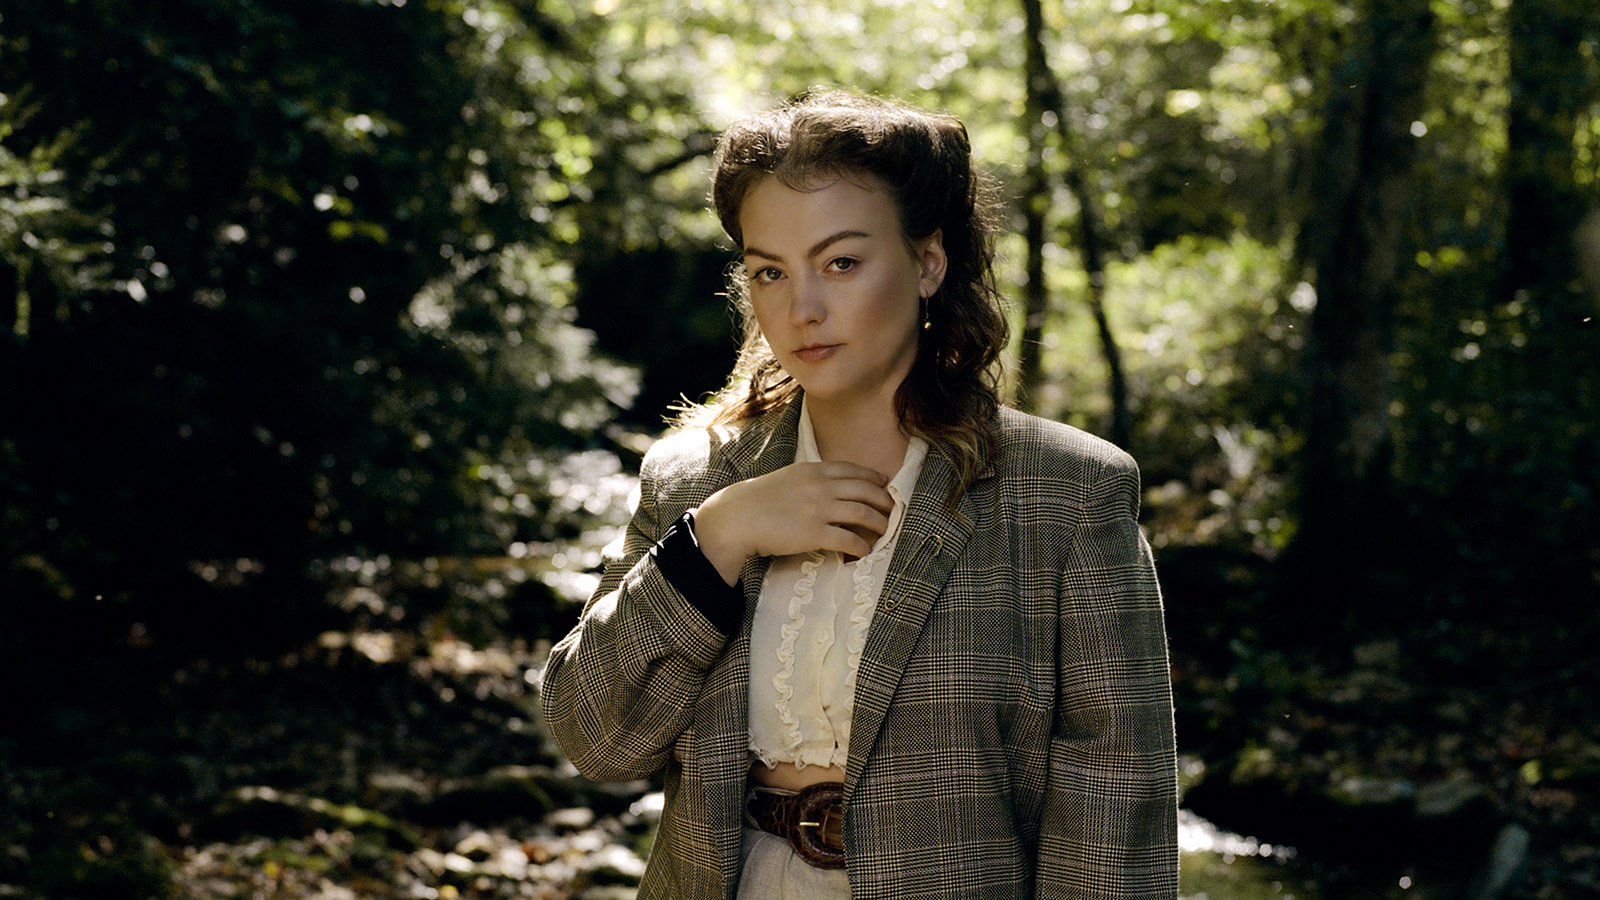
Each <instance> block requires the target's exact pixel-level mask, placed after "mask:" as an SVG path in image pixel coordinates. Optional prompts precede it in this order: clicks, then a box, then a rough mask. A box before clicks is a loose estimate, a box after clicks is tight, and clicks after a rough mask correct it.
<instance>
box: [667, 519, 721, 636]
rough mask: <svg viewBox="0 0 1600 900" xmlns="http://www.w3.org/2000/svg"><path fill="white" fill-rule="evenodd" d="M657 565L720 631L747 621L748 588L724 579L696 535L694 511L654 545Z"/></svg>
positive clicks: (673, 526) (669, 528) (692, 604)
mask: <svg viewBox="0 0 1600 900" xmlns="http://www.w3.org/2000/svg"><path fill="white" fill-rule="evenodd" d="M650 555H651V556H653V557H655V561H656V568H658V569H660V570H661V574H662V575H665V576H666V578H667V581H669V582H671V584H672V586H673V587H675V588H677V589H678V593H680V594H682V595H683V596H684V599H686V600H688V601H689V604H690V605H691V606H693V607H694V608H695V609H697V610H699V611H700V614H701V615H703V616H705V617H706V620H707V621H709V622H710V623H711V624H712V625H715V626H716V628H717V630H718V631H720V632H722V633H723V634H733V632H734V630H735V629H737V628H738V627H739V625H740V623H741V622H743V621H744V591H743V590H741V589H740V588H739V586H738V585H729V584H728V583H727V582H726V581H723V580H722V573H720V572H718V571H717V567H716V566H713V565H712V564H711V560H709V559H706V555H705V553H704V551H702V550H701V549H700V542H699V541H698V540H696V539H695V536H694V513H693V512H692V511H691V512H686V513H684V514H683V518H681V519H679V520H678V521H676V522H673V523H672V524H671V525H670V526H668V528H667V533H666V534H664V535H662V536H661V540H659V541H657V542H656V545H655V546H654V547H651V548H650Z"/></svg>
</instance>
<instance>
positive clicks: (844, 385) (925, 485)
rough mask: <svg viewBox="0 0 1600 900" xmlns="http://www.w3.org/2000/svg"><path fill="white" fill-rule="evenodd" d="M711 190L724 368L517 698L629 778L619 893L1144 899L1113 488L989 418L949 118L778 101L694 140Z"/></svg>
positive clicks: (982, 325) (1161, 826) (1137, 698)
mask: <svg viewBox="0 0 1600 900" xmlns="http://www.w3.org/2000/svg"><path fill="white" fill-rule="evenodd" d="M712 196H713V201H714V203H715V206H716V210H717V213H718V215H719V217H720V218H721V220H722V225H723V227H724V228H725V229H726V231H727V233H728V235H729V237H730V238H731V239H732V240H733V242H734V244H735V245H736V246H737V247H738V248H739V250H740V251H741V252H742V254H743V265H742V266H740V267H739V268H738V269H737V270H736V272H735V276H734V279H733V280H734V287H735V291H734V294H735V296H736V298H737V302H738V304H739V306H740V308H741V311H742V313H743V314H744V319H745V341H744V345H743V348H742V351H741V354H740V359H739V363H738V366H737V367H736V369H735V371H734V373H733V376H732V377H731V378H730V380H729V384H728V387H727V388H726V389H725V390H724V391H723V393H722V394H721V396H720V397H719V398H718V399H717V400H716V401H715V402H713V403H712V404H711V405H710V406H709V407H706V408H702V409H699V410H695V411H692V412H691V413H690V414H688V415H686V417H685V420H684V421H683V422H681V423H680V425H681V426H682V427H680V428H679V429H678V430H677V431H676V432H675V433H674V434H673V435H672V436H670V437H668V438H666V439H664V440H662V441H660V442H658V443H657V444H656V446H655V447H654V448H652V449H651V451H650V453H649V454H648V455H647V457H646V459H645V462H644V465H643V468H642V471H641V479H640V499H639V505H638V509H637V511H636V512H635V514H634V516H633V520H632V521H631V522H630V523H629V525H628V529H627V532H626V534H625V536H624V538H623V540H622V541H621V546H620V549H618V550H616V551H615V553H613V554H608V558H607V564H606V569H605V576H604V578H603V580H602V582H601V584H600V587H599V589H598V590H597V591H596V592H595V595H594V597H593V598H592V599H591V600H590V601H589V603H588V605H587V606H586V607H585V609H584V611H583V614H582V616H581V618H580V619H579V621H578V624H577V625H576V627H574V628H573V629H572V631H571V633H569V634H568V635H567V636H566V638H564V639H563V640H562V641H561V642H560V643H559V644H557V645H556V647H555V648H554V649H553V650H552V653H551V657H550V662H549V664H548V666H547V667H546V669H545V672H544V680H543V693H542V703H543V708H544V713H545V716H546V717H547V719H548V720H549V723H550V726H551V728H552V729H553V731H554V732H555V734H556V737H557V738H558V740H559V741H560V743H561V746H562V747H563V749H564V750H565V751H566V752H567V754H568V755H569V756H570V758H571V759H572V761H573V763H574V764H575V765H576V766H577V767H578V770H579V771H581V772H583V773H584V774H585V775H587V776H589V777H591V778H594V779H600V780H610V779H638V778H649V777H653V776H655V775H657V774H663V775H664V780H665V784H666V798H667V799H666V808H665V810H664V812H663V814H662V820H661V826H660V832H659V834H658V836H657V838H656V842H655V846H654V849H653V851H652V852H651V855H650V860H649V863H648V866H647V868H646V872H645V876H644V881H643V884H642V885H641V888H640V893H639V896H640V897H641V898H724V900H726V898H734V897H751V898H768V897H772V898H779V897H790V898H808V900H809V898H829V897H837V898H844V897H853V898H856V900H864V898H895V900H905V898H913V897H928V898H932V897H938V898H957V897H973V898H979V897H981V898H1013V897H1016V898H1022V897H1064V898H1091V897H1092V898H1124V897H1127V898H1131V897H1138V898H1175V897H1176V896H1177V849H1176V812H1177V810H1176V787H1175V760H1174V743H1173V730H1172V703H1171V691H1170V686H1169V681H1168V670H1167V656H1166V638H1165V633H1164V630H1163V623H1162V611H1161V596H1160V590H1159V588H1158V586H1157V583H1156V576H1155V569H1154V566H1153V563H1152V561H1151V557H1150V552H1149V548H1148V546H1147V545H1146V543H1145V541H1144V539H1143V537H1142V536H1141V534H1140V531H1139V527H1138V524H1137V521H1136V519H1137V512H1138V504H1139V476H1138V470H1137V468H1136V467H1135V465H1134V463H1133V460H1132V459H1130V458H1129V457H1128V456H1127V454H1125V453H1123V452H1122V451H1120V450H1118V449H1117V448H1116V447H1114V446H1112V445H1110V444H1108V443H1106V442H1104V441H1101V440H1099V439H1097V438H1094V437H1091V436H1089V435H1087V434H1085V433H1083V432H1081V431H1078V430H1075V429H1073V428H1070V427H1067V426H1064V425H1060V424H1056V423H1054V422H1048V421H1045V420H1042V419H1038V418H1034V417H1031V416H1027V415H1023V414H1021V413H1019V412H1017V411H1015V410H1011V409H1008V408H1004V407H1003V406H1002V405H1001V404H1000V402H999V400H998V396H997V392H996V387H995V385H996V380H997V367H998V360H999V356H1000V353H1001V350H1002V349H1003V347H1004V346H1005V342H1006V325H1005V318H1004V316H1003V314H1002V311H1001V307H1000V303H999V297H998V292H997V291H996V288H995V284H994V275H993V271H992V262H993V253H994V224H993V223H994V216H993V213H992V210H991V205H990V202H989V200H988V197H987V193H986V191H985V189H984V187H983V185H982V184H981V182H980V179H979V178H978V176H977V173H975V172H974V170H973V166H972V162H971V149H970V144H969V142H968V139H967V134H966V130H965V128H964V127H963V126H962V125H961V123H960V122H959V121H957V120H956V119H954V118H951V117H948V116H943V115H933V114H928V113H924V112H920V111H917V110H914V109H911V108H908V107H905V106H902V105H899V104H895V103H890V102H885V101H879V100H874V99H869V98H862V97H856V96H853V95H848V94H838V93H828V94H822V95H818V96H811V97H808V98H806V99H804V100H801V101H799V102H797V103H795V104H792V105H790V106H787V107H785V108H783V109H780V110H778V111H776V112H773V113H769V114H765V115H760V116H756V117H754V118H751V119H749V120H747V121H744V122H741V123H739V124H737V125H735V126H734V127H732V128H731V129H729V131H728V132H727V133H726V134H725V135H724V136H723V138H722V141H721V144H720V146H719V148H718V153H717V165H716V174H715V178H714V184H713V190H712Z"/></svg>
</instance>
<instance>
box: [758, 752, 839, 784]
mask: <svg viewBox="0 0 1600 900" xmlns="http://www.w3.org/2000/svg"><path fill="white" fill-rule="evenodd" d="M750 780H751V781H752V782H754V783H755V784H759V785H761V786H762V787H770V788H779V789H781V790H785V791H799V790H804V789H805V788H808V787H810V786H812V785H813V784H821V783H822V782H824V781H840V782H842V781H844V769H841V768H839V767H838V766H806V767H805V768H804V769H799V768H796V767H795V765H794V763H778V764H777V765H776V766H768V765H767V764H766V763H764V762H761V761H760V760H756V761H755V762H753V763H751V764H750Z"/></svg>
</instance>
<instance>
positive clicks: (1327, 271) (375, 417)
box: [0, 0, 1600, 900]
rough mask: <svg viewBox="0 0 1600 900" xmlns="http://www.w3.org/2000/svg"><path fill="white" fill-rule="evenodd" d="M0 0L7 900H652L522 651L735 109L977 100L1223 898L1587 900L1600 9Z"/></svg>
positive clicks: (612, 458) (691, 240)
mask: <svg viewBox="0 0 1600 900" xmlns="http://www.w3.org/2000/svg"><path fill="white" fill-rule="evenodd" d="M844 6H845V5H839V4H833V3H828V2H821V0H684V2H672V3H669V2H662V0H635V2H622V0H151V2H147V3H142V4H137V7H138V8H137V10H135V9H132V8H130V7H129V5H128V4H125V3H119V2H113V0H51V2H43V0H7V2H6V4H5V5H4V6H3V7H0V679H3V680H0V897H11V896H15V897H61V898H146V897H274V898H276V897H326V898H351V897H372V898H390V897H411V898H438V897H468V896H470V897H548V898H559V897H589V898H603V897H631V896H632V895H633V891H634V887H635V885H636V884H637V879H638V874H639V871H640V869H641V867H642V863H641V859H642V858H643V856H644V855H645V854H647V853H648V848H649V842H650V835H651V829H652V823H653V822H654V819H655V816H656V815H657V814H658V812H659V808H660V795H659V793H657V789H658V786H657V785H652V784H649V783H639V784H630V785H596V784H591V783H588V782H585V781H583V780H582V779H580V778H577V777H576V776H575V775H574V774H573V773H572V771H571V770H570V768H567V767H566V766H565V764H564V763H563V762H562V761H561V759H560V758H559V754H558V753H557V752H556V751H555V750H554V748H553V746H552V745H551V744H550V742H549V741H548V738H547V736H546V735H545V734H544V732H543V731H542V726H541V724H540V722H539V719H538V715H537V712H536V707H537V703H536V696H537V690H538V677H537V673H538V668H539V665H540V662H541V659H542V653H543V652H544V651H545V649H546V648H548V646H549V642H550V641H551V640H552V639H554V638H558V637H559V636H560V635H561V634H562V633H564V632H565V630H566V629H567V628H568V627H569V626H570V624H571V623H572V622H573V621H574V618H575V617H576V615H577V611H578V608H579V605H580V604H581V602H582V600H583V599H584V597H585V596H586V594H587V591H588V590H589V588H590V587H591V586H592V585H593V584H594V583H595V574H594V572H595V566H596V564H597V561H598V548H599V547H600V546H602V545H603V544H605V543H606V542H607V541H609V540H610V539H611V538H612V537H614V536H615V535H616V534H617V533H618V531H619V529H620V527H621V525H622V523H623V522H624V521H625V520H626V516H627V514H628V511H629V492H630V491H631V490H632V488H633V474H634V472H635V471H636V467H637V464H638V462H639V459H640V455H641V453H642V452H643V450H644V449H645V448H646V447H648V446H649V443H650V441H651V440H653V439H654V438H655V437H656V436H658V435H659V434H660V433H661V431H662V429H663V427H664V420H663V417H664V415H666V413H667V411H668V408H669V406H670V405H671V404H672V403H673V402H674V401H676V400H677V399H678V398H680V396H685V395H686V396H688V397H690V398H696V397H699V396H701V395H702V394H704V393H705V392H707V391H710V390H713V389H715V388H717V387H718V386H719V385H720V384H721V381H722V378H723V376H724V374H725V373H726V372H727V370H728V368H729V366H730V364H731V362H732V359H733V352H734V346H735V345H734V340H733V330H734V329H733V318H732V316H731V313H730V312H729V310H728V308H727V304H726V299H725V298H724V297H723V296H721V294H722V291H723V288H724V285H723V275H724V272H725V270H726V267H727V266H728V264H729V263H730V261H731V260H732V255H731V253H730V252H729V247H728V246H727V245H726V243H725V242H724V241H723V240H722V238H721V235H720V233H719V231H718V229H717V227H716V223H715V220H714V218H713V217H712V216H711V215H710V214H709V213H708V212H707V210H706V208H705V207H706V195H707V190H708V181H707V170H708V164H709V154H710V151H711V149H712V147H713V143H714V141H715V136H716V134H717V133H718V131H719V129H721V128H722V127H724V126H726V125H727V124H728V123H729V122H730V121H731V120H732V119H733V118H734V117H736V116H738V115H740V114H742V113H745V112H748V111H752V110H756V109H763V108H768V107H771V106H773V105H775V104H776V103H778V102H780V101H781V100H782V99H783V98H785V97H788V96H792V95H794V94H797V93H799V92H801V91H804V90H805V89H806V88H808V87H810V86H814V85H842V86H847V87H852V88H855V89H858V90H863V91H869V92H877V93H883V94H888V95H892V96H896V97H899V98H901V99H905V100H908V101H911V102H914V103H917V104H921V105H925V106H929V107H937V108H943V109H947V110H949V111H951V112H954V113H956V114H957V115H960V116H961V117H963V118H964V120H965V121H966V122H967V123H968V126H969V128H970V130H971V133H972V136H973V139H974V143H975V146H976V148H977V152H978V155H979V156H980V157H981V159H982V160H983V161H984V162H985V164H986V165H987V166H988V168H989V169H990V171H991V173H992V174H993V175H994V177H995V178H996V179H997V181H998V183H999V184H1000V187H1001V194H1002V196H1003V197H1004V198H1005V200H1006V202H1007V214H1008V223H1009V227H1008V232H1007V235H1006V237H1005V239H1004V241H1003V252H1004V260H1003V271H1002V277H1003V282H1004V284H1005V285H1006V286H1007V289H1008V290H1007V292H1008V294H1009V297H1010V299H1011V301H1012V304H1013V313H1014V324H1015V335H1016V340H1015V342H1014V346H1013V348H1012V352H1011V353H1010V355H1009V359H1008V386H1007V389H1008V391H1009V392H1010V396H1011V397H1012V398H1013V402H1015V403H1016V404H1017V405H1019V406H1022V407H1023V408H1026V409H1029V410H1031V411H1034V412H1037V413H1039V414H1041V415H1045V416H1049V417H1052V418H1056V419H1059V420H1061V421H1065V422H1069V423H1072V424H1074V425H1078V426H1080V427H1083V428H1086V429H1088V430H1090V431H1093V432H1095V433H1097V434H1101V435H1103V436H1106V437H1108V438H1111V439H1113V440H1115V441H1117V442H1118V443H1120V444H1122V445H1123V446H1125V447H1127V448H1128V449H1129V450H1130V451H1132V452H1133V453H1134V455H1135V456H1136V457H1137V458H1138V459H1139V460H1140V462H1141V464H1142V467H1143V471H1144V479H1145V482H1144V485H1145V505H1144V512H1143V515H1144V525H1145V527H1146V529H1147V532H1148V534H1149V536H1150V540H1151V543H1152V544H1153V545H1154V547H1155V549H1156V554H1157V561H1158V565H1159V567H1160V570H1161V574H1162V579H1163V584H1164V589H1165V595H1166V602H1167V609H1168V628H1169V633H1170V642H1171V649H1172V661H1173V678H1174V686H1175V690H1176V698H1177V704H1178V706H1177V714H1178V726H1179V743H1180V750H1181V752H1182V754H1183V758H1182V762H1183V765H1182V768H1183V786H1184V791H1185V793H1184V813H1183V829H1182V835H1181V836H1182V841H1183V845H1184V848H1185V857H1184V874H1183V893H1184V896H1185V897H1188V898H1202V897H1205V898H1217V900H1224V898H1242V900H1251V898H1257V897H1261V898H1267V897H1285V898H1287V897H1296V898H1301V900H1317V898H1323V900H1334V898H1345V897H1351V898H1399V897H1426V898H1435V900H1437V898H1445V897H1449V898H1491V897H1518V898H1563V900H1564V898H1592V897H1600V734H1597V730H1596V724H1595V723H1596V716H1595V714H1596V710H1597V704H1596V701H1597V699H1600V679H1597V677H1596V676H1597V672H1596V663H1595V647H1596V646H1600V644H1597V643H1596V630H1597V627H1596V626H1597V624H1600V609H1597V607H1596V600H1597V595H1600V514H1597V511H1600V498H1597V496H1596V489H1597V486H1600V477H1597V471H1600V395H1597V391H1600V326H1597V325H1596V322H1595V318H1596V316H1597V315H1600V11H1597V10H1596V8H1595V6H1594V4H1593V2H1592V0H1233V2H1222V0H1206V2H1202V0H1190V2H1179V0H1082V2H1075V3H1071V4H1065V5H1063V4H1055V3H1047V2H1041V0H919V2H905V0H864V2H861V3H854V4H848V7H849V8H848V9H845V8H844Z"/></svg>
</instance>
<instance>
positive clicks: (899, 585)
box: [845, 449, 977, 796]
mask: <svg viewBox="0 0 1600 900" xmlns="http://www.w3.org/2000/svg"><path fill="white" fill-rule="evenodd" d="M955 478H956V471H955V467H954V466H953V465H952V464H951V463H950V460H949V459H948V458H947V457H946V456H945V454H944V452H943V451H941V450H938V449H932V450H930V452H929V453H928V458H927V460H926V461H925V462H924V463H923V468H922V475H921V477H920V478H918V480H917V488H916V490H915V491H914V492H913V493H912V496H911V501H910V502H909V503H908V504H907V507H906V517H905V520H904V522H903V523H902V524H901V531H900V538H899V540H898V542H897V543H896V544H895V551H894V556H893V557H892V558H891V559H890V561H889V569H888V572H887V573H886V575H885V577H884V583H883V592H882V593H881V594H880V595H879V597H878V608H877V612H875V613H874V614H873V617H872V625H871V626H869V628H868V630H867V644H866V647H865V648H864V649H863V650H862V653H861V667H860V669H859V670H857V672H856V694H855V712H854V713H853V715H852V718H851V724H850V760H849V763H848V764H847V765H846V768H845V792H846V795H847V796H848V795H849V794H850V793H851V792H852V791H853V789H854V787H855V783H856V780H857V779H858V778H859V777H860V775H861V772H862V769H863V768H864V767H865V765H866V760H867V757H868V756H870V755H871V753H872V747H873V744H875V743H876V742H877V739H878V733H879V732H880V731H881V730H882V728H883V720H884V717H885V716H886V715H887V714H888V711H889V701H890V700H891V698H893V696H894V692H895V688H896V687H897V686H898V685H899V683H900V675H901V673H902V672H904V671H905V667H906V663H907V661H908V660H909V659H910V658H911V654H912V652H913V651H914V650H915V649H916V647H917V643H918V641H919V640H920V639H921V636H922V629H923V626H925V625H926V624H927V621H928V616H929V614H930V613H931V611H932V610H933V602H934V600H935V598H937V597H938V596H939V593H940V591H941V590H943V588H944V582H945V579H946V578H947V577H948V576H949V575H950V570H951V569H952V568H954V567H955V564H956V559H957V558H958V557H960V555H961V550H962V548H963V547H964V546H965V545H966V543H967V540H968V538H970V537H971V536H972V522H973V521H975V519H976V511H977V509H976V507H977V503H976V501H975V500H974V499H973V492H972V491H971V490H969V491H967V492H966V493H965V494H964V495H963V496H962V497H961V502H960V506H959V507H958V512H959V515H951V514H950V512H949V511H947V510H946V508H945V497H946V496H947V495H948V494H949V493H950V490H951V488H952V487H953V486H954V484H955Z"/></svg>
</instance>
